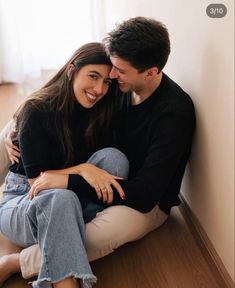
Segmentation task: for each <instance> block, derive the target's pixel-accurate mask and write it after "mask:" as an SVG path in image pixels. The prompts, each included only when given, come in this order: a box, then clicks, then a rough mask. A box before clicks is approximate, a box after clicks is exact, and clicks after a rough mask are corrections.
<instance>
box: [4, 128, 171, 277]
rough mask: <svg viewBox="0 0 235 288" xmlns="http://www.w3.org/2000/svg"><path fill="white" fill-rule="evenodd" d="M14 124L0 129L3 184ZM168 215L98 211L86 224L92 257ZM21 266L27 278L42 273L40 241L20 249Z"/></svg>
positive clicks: (117, 209) (135, 237)
mask: <svg viewBox="0 0 235 288" xmlns="http://www.w3.org/2000/svg"><path fill="white" fill-rule="evenodd" d="M10 126H11V125H10V123H8V124H7V126H6V127H5V128H4V130H3V131H2V132H1V133H0V163H1V165H0V166H1V169H0V185H1V184H2V182H3V179H4V177H5V175H6V172H7V167H8V165H9V158H8V155H7V152H6V149H5V146H4V139H5V137H6V135H7V133H8V131H9V129H10ZM167 217H168V215H167V214H165V213H164V212H163V211H161V210H160V209H159V207H158V206H155V207H154V208H153V209H152V211H150V212H149V213H140V212H138V211H136V210H134V209H132V208H129V207H127V206H112V207H109V208H107V209H105V210H103V211H101V212H99V213H97V215H96V217H95V218H94V219H93V220H92V221H91V222H90V223H87V224H86V250H87V254H88V259H89V261H93V260H96V259H98V258H101V257H104V256H105V255H108V254H110V253H112V252H113V251H114V250H115V249H117V248H118V247H120V246H121V245H123V244H125V243H127V242H132V241H135V240H138V239H140V238H142V237H143V236H145V235H146V234H148V233H149V232H151V231H153V230H154V229H156V228H157V227H159V226H161V225H162V224H163V223H164V222H165V221H166V219H167ZM68 237H69V235H68ZM20 267H21V272H22V275H23V277H24V278H26V279H27V278H30V277H32V276H35V275H37V274H38V271H39V267H40V251H39V247H38V245H34V246H31V247H28V248H25V249H23V250H22V251H21V252H20Z"/></svg>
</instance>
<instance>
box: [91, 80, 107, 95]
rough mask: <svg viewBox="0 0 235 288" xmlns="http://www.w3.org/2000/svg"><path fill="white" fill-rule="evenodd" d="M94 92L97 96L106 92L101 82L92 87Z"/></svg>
mask: <svg viewBox="0 0 235 288" xmlns="http://www.w3.org/2000/svg"><path fill="white" fill-rule="evenodd" d="M94 90H95V92H96V93H97V94H98V95H102V94H104V93H106V92H107V91H106V90H107V89H106V85H105V84H104V83H103V81H100V82H98V83H97V85H96V86H95V87H94Z"/></svg>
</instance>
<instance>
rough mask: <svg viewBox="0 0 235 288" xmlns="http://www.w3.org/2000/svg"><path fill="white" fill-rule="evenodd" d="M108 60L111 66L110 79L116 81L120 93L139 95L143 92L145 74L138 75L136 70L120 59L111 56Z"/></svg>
mask: <svg viewBox="0 0 235 288" xmlns="http://www.w3.org/2000/svg"><path fill="white" fill-rule="evenodd" d="M110 60H111V62H112V64H113V67H112V70H111V72H110V74H109V77H110V78H111V79H117V81H118V85H119V88H120V90H121V91H122V92H125V93H126V92H131V91H134V92H136V93H139V92H141V91H142V90H143V88H144V85H146V83H145V81H144V77H145V73H144V72H143V73H140V72H138V70H137V69H136V68H134V67H133V66H131V64H130V63H129V62H127V61H125V60H123V59H122V58H119V57H117V56H111V57H110Z"/></svg>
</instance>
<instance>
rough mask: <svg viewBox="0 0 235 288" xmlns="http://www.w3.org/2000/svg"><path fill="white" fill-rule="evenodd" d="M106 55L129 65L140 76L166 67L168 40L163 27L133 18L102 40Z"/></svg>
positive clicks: (156, 22)
mask: <svg viewBox="0 0 235 288" xmlns="http://www.w3.org/2000/svg"><path fill="white" fill-rule="evenodd" d="M104 45H105V47H106V52H107V53H108V55H110V56H118V57H120V58H123V59H124V60H126V61H128V62H129V63H130V64H131V65H132V66H133V67H135V68H136V69H137V70H138V71H139V72H143V71H145V70H146V69H148V68H151V67H157V68H158V70H159V72H160V71H161V70H162V69H163V67H164V66H165V64H166V62H167V59H168V56H169V54H170V40H169V34H168V31H167V28H166V27H165V25H164V24H162V23H161V22H159V21H156V20H154V19H152V18H145V17H135V18H131V19H129V20H126V21H124V22H123V23H121V24H120V25H119V26H118V27H117V28H116V29H114V30H113V31H111V32H110V33H109V34H108V36H107V37H106V38H105V39H104Z"/></svg>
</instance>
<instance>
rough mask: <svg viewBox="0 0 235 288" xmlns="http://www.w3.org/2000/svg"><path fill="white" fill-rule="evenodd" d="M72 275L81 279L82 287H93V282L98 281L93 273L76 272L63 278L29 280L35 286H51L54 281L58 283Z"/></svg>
mask: <svg viewBox="0 0 235 288" xmlns="http://www.w3.org/2000/svg"><path fill="white" fill-rule="evenodd" d="M70 277H73V278H75V279H78V280H80V285H81V288H91V287H92V286H93V284H95V283H96V281H97V278H96V277H95V276H94V275H93V274H78V273H76V272H71V273H69V274H67V275H66V276H65V277H63V278H59V279H56V280H51V278H49V277H48V278H43V279H38V280H36V281H34V282H29V284H32V287H33V288H51V287H52V284H53V283H58V282H60V281H62V280H64V279H66V278H70Z"/></svg>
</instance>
